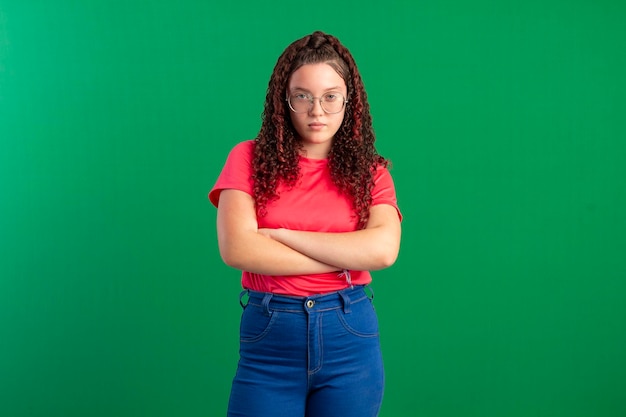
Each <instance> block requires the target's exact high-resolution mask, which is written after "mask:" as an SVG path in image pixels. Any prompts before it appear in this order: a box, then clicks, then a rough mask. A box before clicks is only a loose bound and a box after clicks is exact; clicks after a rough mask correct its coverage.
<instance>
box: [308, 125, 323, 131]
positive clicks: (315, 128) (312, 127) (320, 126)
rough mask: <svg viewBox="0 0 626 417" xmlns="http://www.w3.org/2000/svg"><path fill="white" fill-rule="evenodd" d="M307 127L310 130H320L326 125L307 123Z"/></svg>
mask: <svg viewBox="0 0 626 417" xmlns="http://www.w3.org/2000/svg"><path fill="white" fill-rule="evenodd" d="M308 126H309V128H310V129H312V130H321V129H323V128H324V127H325V126H326V125H325V124H324V123H309V125H308Z"/></svg>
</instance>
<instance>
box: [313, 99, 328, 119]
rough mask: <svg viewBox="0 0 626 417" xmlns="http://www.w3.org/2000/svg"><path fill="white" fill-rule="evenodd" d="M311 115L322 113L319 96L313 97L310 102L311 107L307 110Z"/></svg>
mask: <svg viewBox="0 0 626 417" xmlns="http://www.w3.org/2000/svg"><path fill="white" fill-rule="evenodd" d="M309 113H310V114H311V115H323V114H324V113H325V112H324V109H323V108H322V100H321V99H319V98H314V99H313V100H312V103H311V108H310V110H309Z"/></svg>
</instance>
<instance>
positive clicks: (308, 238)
mask: <svg viewBox="0 0 626 417" xmlns="http://www.w3.org/2000/svg"><path fill="white" fill-rule="evenodd" d="M261 232H262V233H264V234H267V235H268V236H270V237H271V238H272V239H274V240H276V241H278V242H280V243H283V244H285V245H287V246H289V247H290V248H292V249H294V250H296V251H298V252H300V253H302V254H304V255H306V256H309V257H311V258H313V259H316V260H318V261H319V262H322V263H324V264H329V265H335V266H337V267H339V268H341V269H351V270H358V271H371V270H378V269H383V268H387V267H389V266H391V265H392V264H393V263H394V262H395V261H396V259H397V256H398V251H399V249H400V234H401V230H400V221H399V218H398V215H397V211H396V209H395V208H393V207H391V206H388V205H381V206H375V207H373V208H372V209H371V210H370V220H369V222H368V224H367V226H366V228H365V229H363V230H357V231H354V232H345V233H322V232H305V231H298V230H288V229H263V230H261Z"/></svg>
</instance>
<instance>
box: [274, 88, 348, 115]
mask: <svg viewBox="0 0 626 417" xmlns="http://www.w3.org/2000/svg"><path fill="white" fill-rule="evenodd" d="M331 93H334V94H338V95H341V97H343V105H342V106H341V110H338V111H336V112H332V113H331V112H329V111H327V110H326V109H325V108H324V104H322V98H324V96H325V95H327V94H331ZM294 94H296V93H292V94H289V95H288V96H287V98H286V99H285V101H286V102H287V105H288V106H289V109H290V110H291V111H292V112H294V113H295V114H304V113H308V112H310V111H311V109H313V100H318V101H319V103H320V107H321V108H322V110H323V111H324V113H326V114H338V113H341V112H342V111H343V110H345V108H346V105H347V104H348V101H349V100H348V98H347V97H346V96H344V95H343V93H341V92H339V91H336V92H334V91H329V92H328V93H325V94H324V95H322V96H321V97H314V96H313V95H312V94H309V93H302V94H304V95H306V96H308V98H309V108H308V109H307V110H306V111H300V112H298V111H296V110H295V109H294V108H293V106H292V104H291V96H292V95H294ZM298 94H300V93H298Z"/></svg>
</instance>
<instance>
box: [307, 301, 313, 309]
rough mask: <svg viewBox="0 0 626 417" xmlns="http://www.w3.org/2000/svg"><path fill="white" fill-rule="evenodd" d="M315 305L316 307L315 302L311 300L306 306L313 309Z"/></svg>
mask: <svg viewBox="0 0 626 417" xmlns="http://www.w3.org/2000/svg"><path fill="white" fill-rule="evenodd" d="M314 305H315V301H313V300H309V301H307V302H306V306H307V307H308V308H313V306H314Z"/></svg>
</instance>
